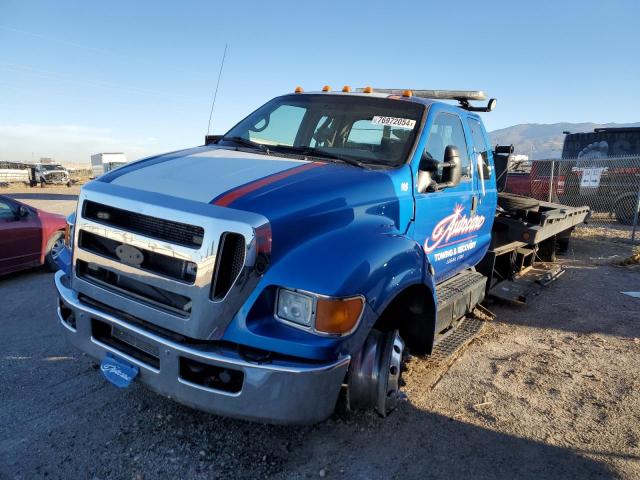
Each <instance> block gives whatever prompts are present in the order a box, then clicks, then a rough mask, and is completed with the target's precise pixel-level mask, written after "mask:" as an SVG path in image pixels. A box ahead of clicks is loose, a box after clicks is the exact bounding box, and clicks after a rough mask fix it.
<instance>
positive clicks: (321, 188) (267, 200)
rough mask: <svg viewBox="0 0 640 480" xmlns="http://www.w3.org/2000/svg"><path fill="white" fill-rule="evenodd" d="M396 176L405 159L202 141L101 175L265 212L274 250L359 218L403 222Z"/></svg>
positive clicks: (401, 173)
mask: <svg viewBox="0 0 640 480" xmlns="http://www.w3.org/2000/svg"><path fill="white" fill-rule="evenodd" d="M399 178H402V179H404V180H405V181H408V182H410V173H409V169H408V167H405V168H403V169H398V170H368V169H362V168H358V167H354V166H351V165H346V164H341V163H326V162H312V161H307V160H298V159H292V158H285V157H278V156H274V155H260V154H254V153H247V152H244V151H235V150H229V149H222V148H211V147H199V148H195V149H191V150H186V151H181V152H175V153H171V154H167V155H162V156H159V157H153V158H150V159H146V160H141V161H139V162H135V163H132V164H129V165H127V166H123V167H121V168H119V169H118V170H115V171H113V172H111V173H108V174H106V175H104V176H102V177H100V178H99V179H98V181H103V182H109V183H112V184H114V185H120V186H125V187H129V188H135V189H139V190H145V191H150V192H155V193H162V194H165V195H171V196H175V197H179V198H185V199H190V200H195V201H199V202H206V203H212V204H215V205H220V206H224V207H228V208H233V209H238V210H244V211H251V212H255V213H259V214H262V215H263V216H265V217H266V218H267V219H269V222H270V223H271V228H272V235H273V246H274V251H273V252H272V253H273V255H274V257H275V256H277V253H278V251H277V250H279V251H284V250H286V249H290V248H292V247H293V246H294V245H292V244H295V243H299V242H302V241H304V240H305V239H306V238H309V237H310V236H314V235H318V234H320V233H321V232H323V231H330V230H335V229H337V228H343V227H346V226H348V225H350V224H351V223H352V222H353V221H354V219H355V218H359V219H370V220H371V219H373V221H374V223H377V224H380V223H383V224H386V225H389V226H391V225H395V227H396V228H401V226H400V225H399V218H400V215H399V210H400V202H399V197H400V196H403V197H405V199H406V200H410V193H408V192H407V190H408V188H403V189H402V194H400V189H399V188H398V189H396V187H395V185H394V183H399V180H398V179H399ZM406 186H407V185H404V187H406ZM406 197H409V198H406ZM358 213H360V214H364V216H363V215H358Z"/></svg>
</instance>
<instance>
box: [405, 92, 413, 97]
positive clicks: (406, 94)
mask: <svg viewBox="0 0 640 480" xmlns="http://www.w3.org/2000/svg"><path fill="white" fill-rule="evenodd" d="M402 96H403V97H413V92H412V91H411V90H403V91H402Z"/></svg>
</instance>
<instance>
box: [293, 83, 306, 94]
mask: <svg viewBox="0 0 640 480" xmlns="http://www.w3.org/2000/svg"><path fill="white" fill-rule="evenodd" d="M294 92H295V93H302V92H304V90H303V89H302V87H301V86H300V85H298V86H297V87H296V89H295V90H294Z"/></svg>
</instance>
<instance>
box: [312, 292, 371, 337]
mask: <svg viewBox="0 0 640 480" xmlns="http://www.w3.org/2000/svg"><path fill="white" fill-rule="evenodd" d="M363 308H364V299H363V298H362V297H354V298H346V299H324V298H319V299H318V302H317V305H316V323H315V329H316V330H317V331H318V332H322V333H329V334H332V335H344V334H346V333H350V332H351V331H353V329H354V328H355V327H356V325H357V324H358V321H359V320H360V317H361V316H362V309H363Z"/></svg>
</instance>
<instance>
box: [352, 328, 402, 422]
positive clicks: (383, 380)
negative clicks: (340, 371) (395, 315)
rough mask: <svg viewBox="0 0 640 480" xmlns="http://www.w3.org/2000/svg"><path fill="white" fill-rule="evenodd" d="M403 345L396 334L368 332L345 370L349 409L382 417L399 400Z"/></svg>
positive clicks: (396, 332)
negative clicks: (373, 410) (364, 411)
mask: <svg viewBox="0 0 640 480" xmlns="http://www.w3.org/2000/svg"><path fill="white" fill-rule="evenodd" d="M403 352H404V341H403V340H402V338H400V334H399V332H398V331H397V330H393V331H391V332H381V331H379V330H372V331H371V333H370V334H369V336H368V337H367V338H366V340H365V342H364V345H363V347H362V350H360V352H359V353H357V354H356V355H355V356H354V358H353V360H352V362H351V366H350V368H349V379H348V381H347V405H348V408H349V409H375V410H376V411H377V412H378V413H379V414H380V415H381V416H383V417H386V416H387V415H388V414H389V413H391V412H392V411H393V410H394V409H395V408H396V406H397V404H398V399H399V398H400V375H401V370H402V355H403Z"/></svg>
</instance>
